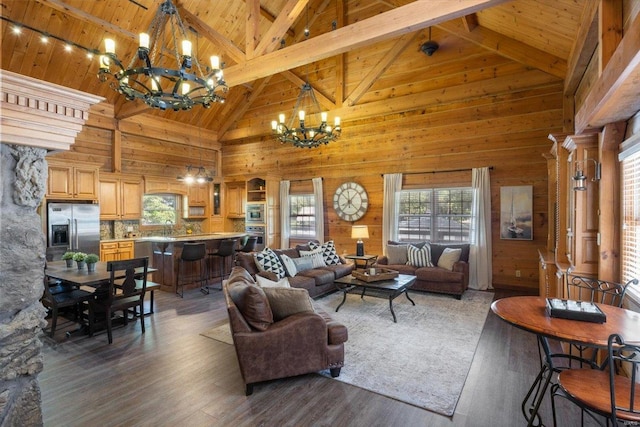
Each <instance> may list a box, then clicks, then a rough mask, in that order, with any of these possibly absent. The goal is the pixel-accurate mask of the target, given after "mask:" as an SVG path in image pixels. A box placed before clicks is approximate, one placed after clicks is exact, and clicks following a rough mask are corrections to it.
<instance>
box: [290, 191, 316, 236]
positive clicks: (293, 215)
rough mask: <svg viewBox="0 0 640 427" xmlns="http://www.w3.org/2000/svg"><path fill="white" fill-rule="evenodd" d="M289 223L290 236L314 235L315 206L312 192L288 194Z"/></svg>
mask: <svg viewBox="0 0 640 427" xmlns="http://www.w3.org/2000/svg"><path fill="white" fill-rule="evenodd" d="M289 225H290V236H291V237H292V238H315V237H316V207H315V200H314V197H313V194H295V195H290V196H289Z"/></svg>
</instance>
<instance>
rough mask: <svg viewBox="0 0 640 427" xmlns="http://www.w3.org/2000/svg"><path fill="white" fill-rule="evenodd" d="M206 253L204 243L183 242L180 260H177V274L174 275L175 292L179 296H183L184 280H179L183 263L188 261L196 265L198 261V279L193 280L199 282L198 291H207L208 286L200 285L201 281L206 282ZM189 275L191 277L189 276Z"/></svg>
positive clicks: (205, 292)
mask: <svg viewBox="0 0 640 427" xmlns="http://www.w3.org/2000/svg"><path fill="white" fill-rule="evenodd" d="M206 255H207V249H206V245H205V244H204V243H185V244H184V245H183V246H182V254H181V255H180V260H179V261H178V275H177V277H176V294H178V295H180V298H183V297H184V285H185V284H187V283H192V282H187V283H185V282H184V280H183V282H182V283H181V282H180V275H181V273H184V268H185V263H189V264H190V265H191V266H196V265H197V264H198V263H199V264H200V265H199V270H200V279H199V280H195V282H200V292H202V293H203V294H208V293H209V287H207V286H202V282H206V280H207V279H206V277H205V265H204V259H205V257H206ZM189 277H192V275H191V276H189Z"/></svg>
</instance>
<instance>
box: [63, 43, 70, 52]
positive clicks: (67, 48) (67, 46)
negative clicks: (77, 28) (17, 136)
mask: <svg viewBox="0 0 640 427" xmlns="http://www.w3.org/2000/svg"><path fill="white" fill-rule="evenodd" d="M64 50H66V51H67V52H71V45H70V44H66V45H64Z"/></svg>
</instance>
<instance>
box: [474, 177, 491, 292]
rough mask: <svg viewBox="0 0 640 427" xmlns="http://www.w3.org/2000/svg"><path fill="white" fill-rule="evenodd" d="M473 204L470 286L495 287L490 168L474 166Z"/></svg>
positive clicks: (479, 287)
mask: <svg viewBox="0 0 640 427" xmlns="http://www.w3.org/2000/svg"><path fill="white" fill-rule="evenodd" d="M471 181H472V184H471V185H472V187H473V204H472V208H471V215H472V221H471V236H470V240H471V247H470V253H469V287H470V288H472V289H479V290H486V289H493V285H492V279H493V277H492V272H491V269H492V263H491V180H490V178H489V168H474V169H473V171H472V173H471Z"/></svg>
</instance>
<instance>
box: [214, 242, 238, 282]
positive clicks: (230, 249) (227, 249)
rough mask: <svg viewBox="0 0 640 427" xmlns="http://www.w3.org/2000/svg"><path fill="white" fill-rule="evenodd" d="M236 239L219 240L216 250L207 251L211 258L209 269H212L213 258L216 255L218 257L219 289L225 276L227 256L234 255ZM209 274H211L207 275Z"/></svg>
mask: <svg viewBox="0 0 640 427" xmlns="http://www.w3.org/2000/svg"><path fill="white" fill-rule="evenodd" d="M237 242H238V239H225V240H222V241H221V242H220V246H219V247H218V250H216V251H212V252H209V259H211V265H210V271H211V272H212V271H213V258H214V257H217V258H219V259H220V289H222V281H223V280H224V278H225V270H226V269H225V266H226V263H227V262H226V261H227V258H230V257H233V256H234V255H235V247H236V243H237ZM209 277H213V276H211V274H210V275H209Z"/></svg>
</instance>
